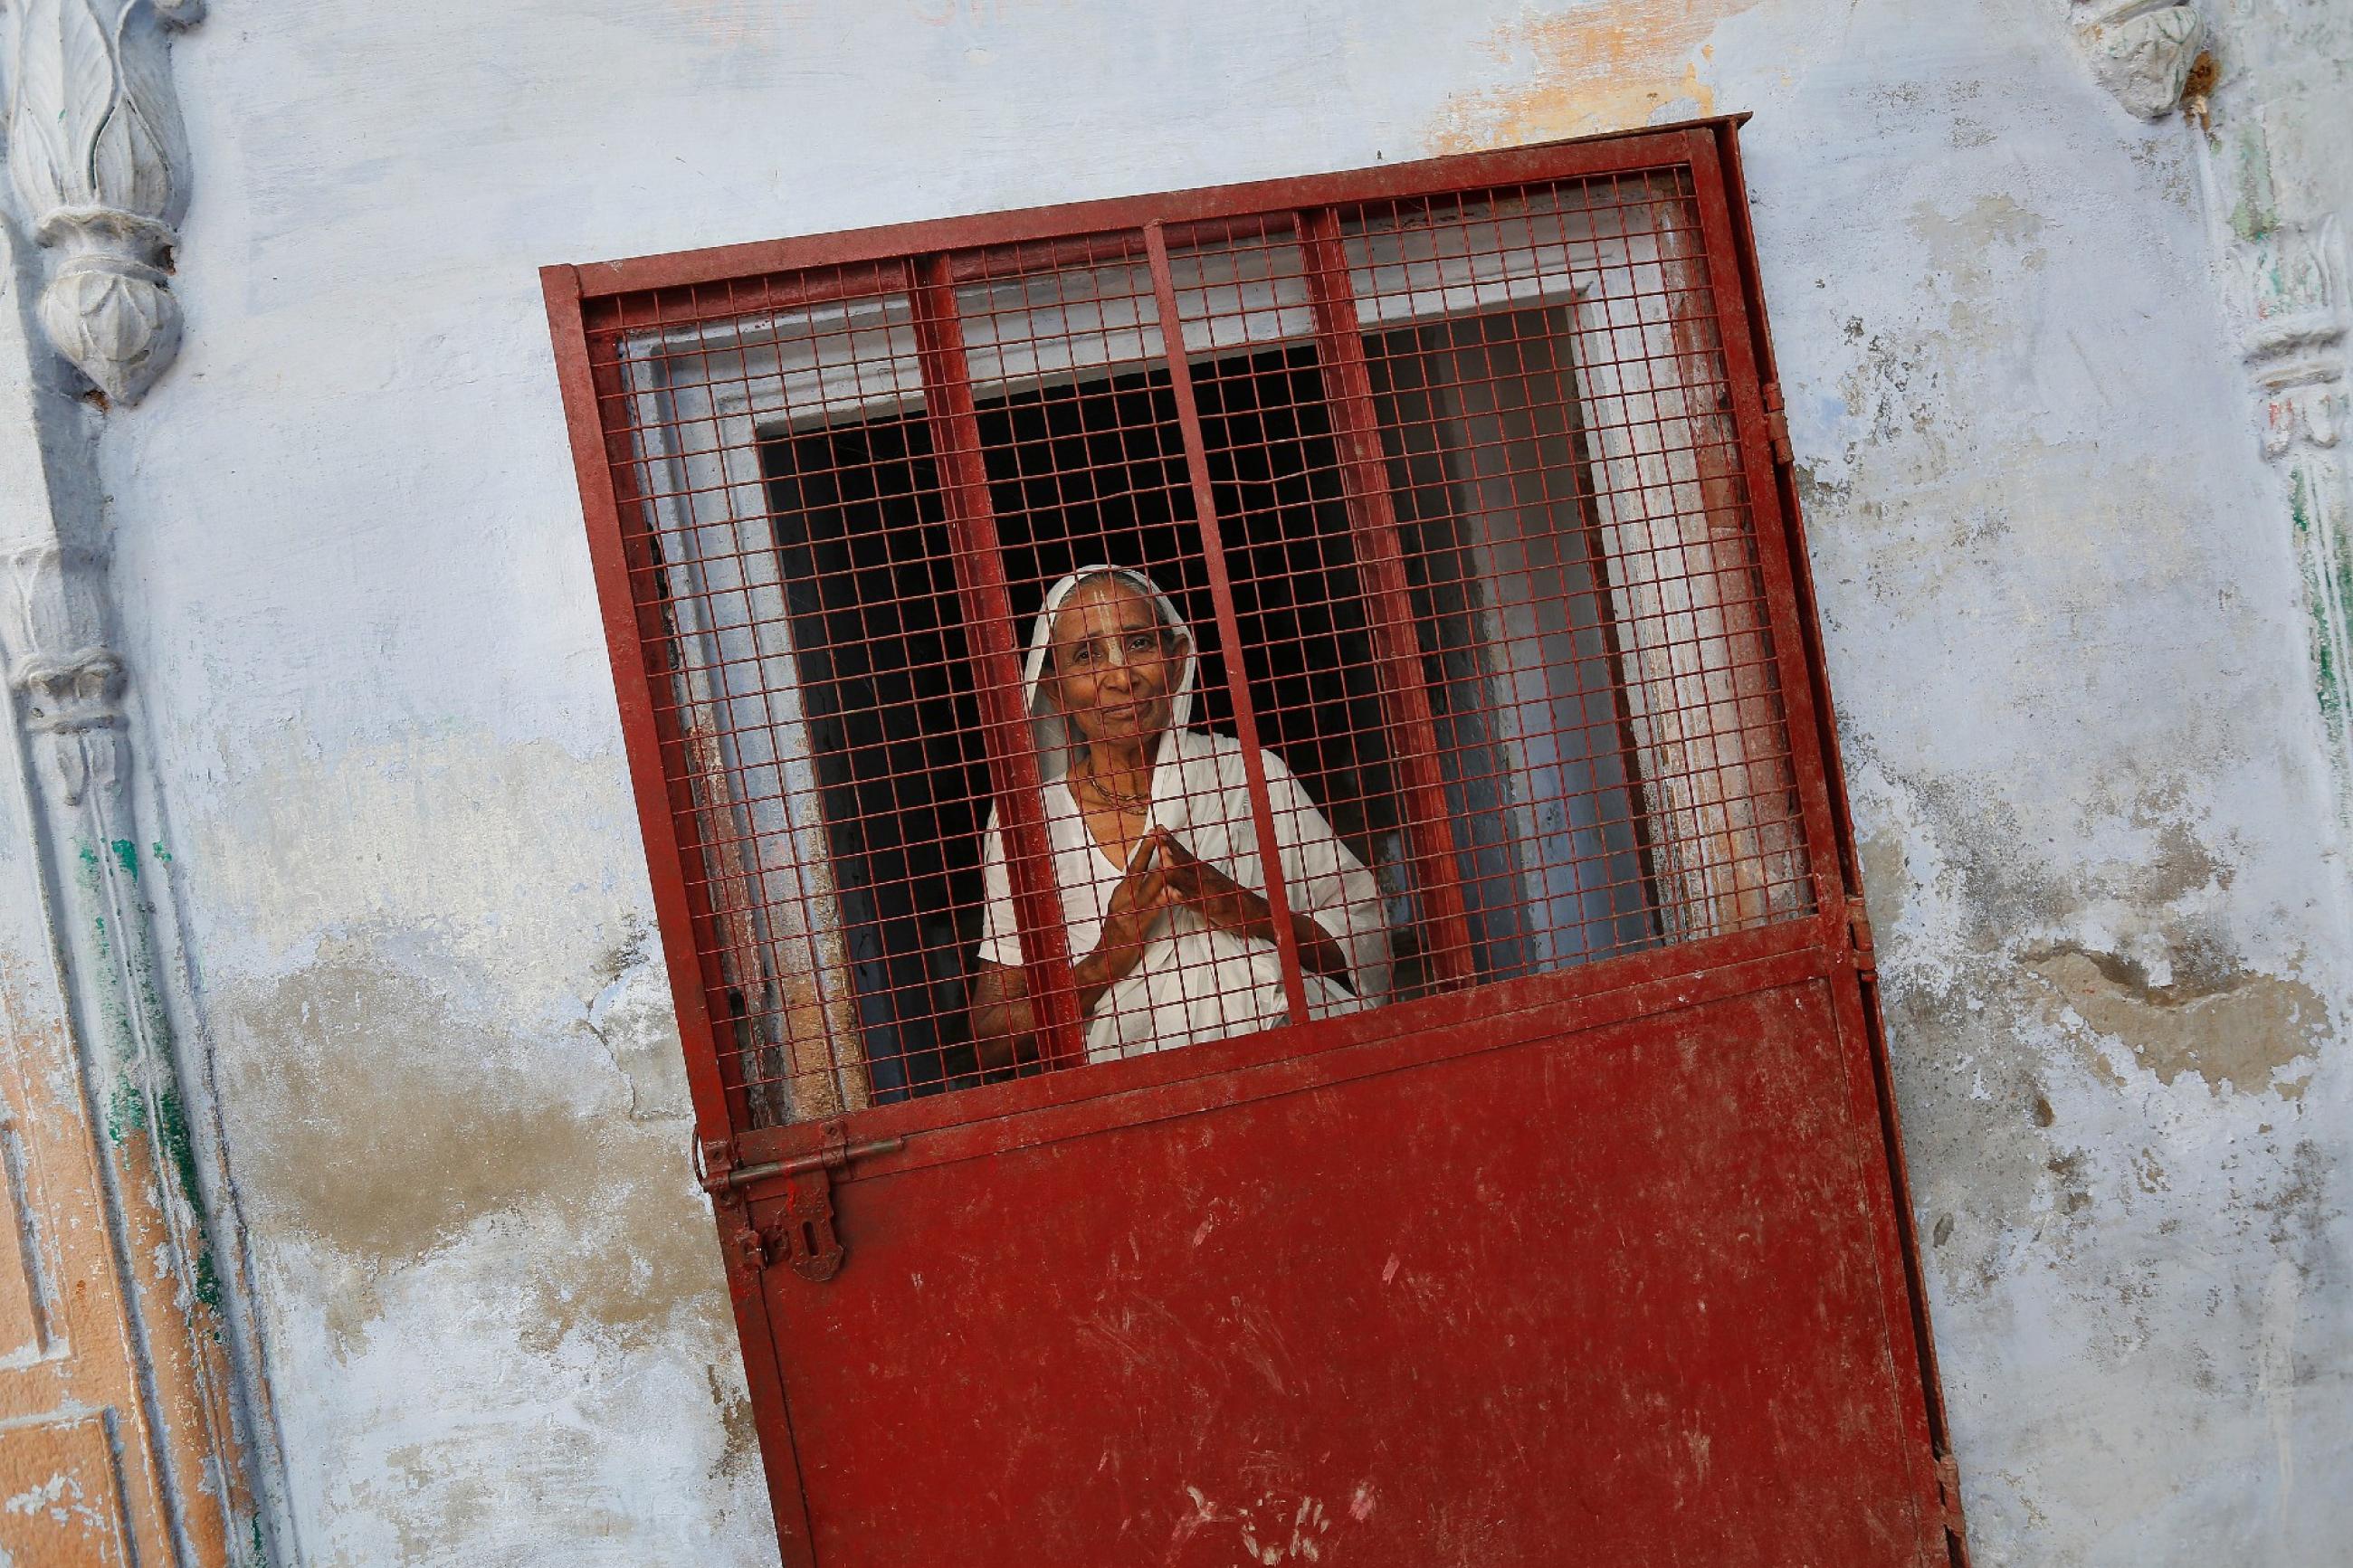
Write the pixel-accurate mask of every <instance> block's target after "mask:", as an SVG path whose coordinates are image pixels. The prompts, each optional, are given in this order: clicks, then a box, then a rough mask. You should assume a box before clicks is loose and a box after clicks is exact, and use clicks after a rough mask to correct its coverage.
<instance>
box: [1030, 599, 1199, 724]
mask: <svg viewBox="0 0 2353 1568" xmlns="http://www.w3.org/2000/svg"><path fill="white" fill-rule="evenodd" d="M1053 636H1054V654H1053V668H1054V682H1053V684H1054V705H1055V706H1056V707H1057V708H1059V709H1060V710H1061V711H1062V714H1063V716H1064V717H1066V718H1068V719H1069V720H1070V721H1071V724H1072V726H1073V727H1075V728H1076V729H1077V731H1078V732H1079V737H1080V739H1082V740H1083V741H1087V742H1096V741H1130V742H1135V741H1143V740H1145V739H1148V738H1149V737H1151V736H1153V735H1156V734H1158V733H1159V732H1160V731H1163V730H1166V728H1168V721H1169V718H1170V715H1171V713H1172V711H1173V707H1174V703H1173V693H1174V691H1175V689H1176V681H1177V679H1178V677H1179V674H1180V672H1181V671H1182V669H1183V668H1184V664H1183V661H1184V658H1185V656H1186V654H1187V651H1188V650H1187V648H1186V647H1185V638H1184V636H1183V635H1182V634H1181V633H1179V632H1178V631H1176V628H1175V627H1173V626H1164V625H1163V624H1162V623H1161V619H1160V616H1159V613H1158V612H1157V611H1156V610H1155V607H1154V605H1153V602H1152V600H1151V599H1150V598H1148V597H1146V596H1145V594H1144V592H1143V591H1142V590H1141V589H1139V588H1137V587H1135V586H1134V584H1131V583H1128V582H1127V581H1125V580H1124V579H1123V578H1119V577H1107V576H1106V577H1090V578H1088V579H1087V580H1086V581H1085V582H1083V583H1082V584H1079V585H1078V587H1076V588H1075V589H1073V590H1071V596H1070V597H1069V598H1068V599H1065V600H1063V601H1062V607H1061V608H1060V610H1058V611H1056V612H1055V614H1054V633H1053Z"/></svg>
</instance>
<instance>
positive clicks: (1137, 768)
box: [1080, 735, 1160, 801]
mask: <svg viewBox="0 0 2353 1568" xmlns="http://www.w3.org/2000/svg"><path fill="white" fill-rule="evenodd" d="M1159 740H1160V737H1159V736H1157V735H1152V736H1149V737H1147V738H1146V739H1145V740H1144V741H1142V742H1117V741H1091V742H1088V743H1087V752H1086V760H1085V761H1084V762H1083V763H1081V764H1080V767H1081V770H1082V772H1083V773H1084V774H1085V776H1086V779H1087V781H1088V782H1089V783H1091V784H1093V785H1094V787H1095V789H1096V790H1097V791H1098V792H1099V793H1101V794H1103V795H1110V796H1113V797H1115V798H1119V799H1124V800H1134V801H1142V800H1144V799H1145V798H1146V797H1147V796H1149V795H1151V793H1152V749H1153V747H1154V746H1155V744H1157V743H1158V742H1159Z"/></svg>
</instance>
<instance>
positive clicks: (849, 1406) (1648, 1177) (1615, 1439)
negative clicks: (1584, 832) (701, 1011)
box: [767, 981, 1944, 1568]
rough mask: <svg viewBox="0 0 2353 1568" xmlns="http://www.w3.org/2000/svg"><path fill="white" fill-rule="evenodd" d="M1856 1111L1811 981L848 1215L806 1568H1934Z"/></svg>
mask: <svg viewBox="0 0 2353 1568" xmlns="http://www.w3.org/2000/svg"><path fill="white" fill-rule="evenodd" d="M1851 1104H1852V1101H1851V1100H1850V1098H1849V1096H1848V1093H1847V1080H1846V1069H1845V1067H1844V1065H1843V1060H1842V1047H1841V1042H1840V1039H1839V1037H1838V1033H1837V1028H1836V1025H1835V1023H1834V1021H1833V1011H1832V1006H1831V993H1830V989H1829V983H1825V982H1820V981H1816V982H1811V983H1808V984H1801V985H1796V986H1788V987H1784V988H1780V989H1777V990H1772V991H1766V992H1760V993H1756V994H1748V995H1745V996H1740V997H1737V998H1735V999H1732V1000H1728V1001H1722V1002H1717V1003H1714V1004H1711V1005H1705V1006H1701V1007H1695V1008H1692V1009H1689V1010H1687V1011H1684V1012H1682V1013H1677V1014H1672V1015H1669V1016H1665V1017H1662V1018H1654V1019H1648V1020H1644V1021H1642V1022H1641V1023H1639V1024H1633V1025H1627V1026H1618V1027H1613V1028H1607V1029H1599V1030H1594V1031H1590V1032H1588V1033H1584V1034H1578V1035H1570V1036H1567V1037H1555V1038H1549V1039H1544V1040H1541V1041H1539V1042H1536V1043H1533V1044H1528V1045H1524V1046H1519V1047H1512V1048H1508V1049H1504V1050H1498V1051H1489V1052H1483V1053H1481V1054H1477V1055H1472V1056H1468V1057H1460V1058H1452V1059H1449V1060H1444V1061H1440V1062H1435V1063H1430V1064H1426V1065H1423V1066H1420V1067H1417V1068H1408V1069H1405V1070H1400V1071H1393V1072H1388V1073H1384V1074H1381V1075H1379V1076H1377V1077H1372V1078H1366V1079H1356V1080H1354V1081H1350V1082H1345V1083H1342V1084H1337V1085H1333V1086H1329V1087H1325V1088H1323V1089H1315V1090H1314V1091H1311V1092H1305V1093H1297V1094H1286V1095H1280V1096H1276V1097H1273V1098H1269V1099H1262V1100H1251V1101H1249V1102H1247V1103H1243V1104H1240V1105H1232V1106H1227V1107H1224V1108H1221V1109H1218V1110H1210V1111H1207V1112H1204V1113H1202V1114H1198V1115H1194V1116H1190V1117H1186V1118H1182V1119H1179V1120H1177V1121H1173V1122H1169V1121H1162V1122H1154V1123H1149V1124H1145V1125H1141V1126H1131V1127H1125V1128H1120V1129H1116V1130H1113V1131H1103V1132H1097V1133H1092V1134H1089V1135H1085V1136H1080V1137H1074V1138H1070V1139H1066V1140H1063V1141H1060V1142H1052V1143H1048V1144H1045V1145H1043V1146H1039V1147H1035V1148H1029V1149H1021V1150H1017V1151H1013V1152H1007V1153H1004V1154H1000V1155H998V1156H997V1157H995V1158H992V1159H989V1160H986V1161H980V1160H972V1161H963V1162H958V1163H951V1164H945V1165H937V1166H932V1167H929V1168H925V1169H921V1170H915V1171H909V1172H905V1173H897V1174H891V1175H879V1176H872V1177H869V1178H865V1179H859V1180H852V1181H848V1182H844V1183H841V1184H839V1185H837V1187H836V1189H835V1198H834V1201H835V1205H836V1210H837V1217H838V1223H839V1228H840V1231H841V1233H842V1235H843V1236H844V1237H846V1238H847V1239H848V1242H849V1247H850V1250H851V1255H852V1256H851V1262H850V1264H849V1267H848V1268H846V1269H845V1270H844V1271H843V1272H842V1273H841V1275H840V1276H839V1277H838V1278H837V1279H834V1280H832V1281H831V1282H829V1283H827V1284H822V1285H817V1284H811V1283H809V1282H807V1281H806V1280H803V1279H798V1278H797V1277H795V1276H793V1275H791V1274H790V1273H788V1272H786V1271H784V1270H772V1271H771V1273H770V1276H769V1278H770V1286H769V1289H768V1298H767V1299H768V1307H769V1314H770V1318H771V1321H773V1323H774V1324H775V1327H776V1333H777V1336H778V1339H779V1340H780V1342H782V1343H784V1344H786V1345H787V1346H790V1347H791V1353H789V1354H788V1355H786V1357H785V1358H784V1366H783V1371H784V1379H785V1392H786V1402H787V1404H788V1405H789V1407H790V1408H791V1409H792V1410H793V1411H794V1412H795V1413H796V1416H797V1418H796V1420H795V1422H794V1432H795V1441H796V1445H797V1451H798V1456H799V1464H800V1476H801V1482H802V1486H803V1489H804V1496H805V1497H806V1500H807V1509H808V1512H809V1520H810V1526H811V1532H812V1538H813V1542H814V1545H815V1553H816V1559H817V1561H818V1563H820V1564H822V1565H823V1568H868V1565H875V1568H880V1565H883V1564H909V1563H1018V1562H1036V1563H1082V1562H1100V1563H1166V1564H1171V1565H1198V1568H1208V1565H1210V1564H1229V1563H1244V1562H1257V1563H1279V1562H1280V1563H1292V1562H1298V1563H1321V1562H1329V1563H1348V1564H1364V1565H1367V1568H1371V1565H1388V1564H1395V1565H1397V1568H1436V1565H1440V1564H1452V1563H1464V1564H1477V1565H1482V1568H1483V1565H1486V1564H1517V1563H1563V1564H1566V1563H1611V1564H1634V1563H1643V1564H1648V1563H1662V1564H1663V1563H1706V1564H1710V1565H1712V1568H1725V1565H1731V1564H1739V1563H1759V1564H1762V1563H1817V1564H1823V1565H1826V1568H1827V1565H1831V1564H1841V1565H1843V1564H1855V1565H1857V1568H1860V1565H1862V1564H1865V1563H1869V1564H1887V1563H1915V1562H1916V1563H1928V1562H1940V1561H1942V1560H1943V1555H1944V1554H1943V1549H1942V1544H1941V1538H1940V1536H1936V1535H1932V1534H1931V1533H1930V1531H1929V1530H1928V1528H1927V1525H1926V1521H1924V1519H1923V1517H1922V1510H1921V1509H1920V1506H1919V1495H1918V1490H1917V1474H1918V1472H1917V1470H1916V1468H1915V1455H1914V1453H1913V1451H1912V1450H1911V1449H1910V1448H1909V1447H1907V1445H1906V1443H1905V1437H1906V1436H1907V1434H1908V1433H1909V1431H1910V1424H1909V1423H1907V1422H1906V1421H1905V1419H1904V1418H1903V1415H1902V1408H1903V1405H1904V1402H1905V1400H1907V1399H1908V1400H1910V1401H1911V1402H1913V1403H1915V1404H1916V1402H1917V1400H1918V1387H1919V1384H1918V1381H1917V1376H1916V1373H1914V1372H1913V1371H1912V1370H1911V1369H1910V1367H1909V1365H1908V1363H1905V1364H1899V1363H1900V1362H1904V1361H1905V1358H1903V1357H1901V1356H1899V1354H1898V1353H1897V1351H1896V1349H1895V1348H1894V1346H1893V1345H1892V1344H1891V1339H1890V1324H1889V1322H1888V1319H1887V1314H1886V1312H1885V1310H1883V1299H1882V1297H1881V1296H1880V1294H1879V1288H1880V1287H1879V1276H1878V1271H1877V1264H1876V1260H1875V1255H1874V1250H1873V1244H1874V1235H1873V1216H1872V1215H1871V1213H1870V1212H1869V1210H1870V1205H1869V1203H1868V1201H1867V1197H1866V1194H1867V1192H1868V1173H1869V1170H1870V1167H1871V1165H1872V1163H1873V1162H1875V1160H1876V1158H1877V1154H1876V1144H1877V1128H1876V1126H1875V1125H1870V1126H1863V1127H1858V1126H1856V1125H1855V1123H1854V1122H1853V1121H1852V1119H1851V1118H1850V1115H1849V1110H1848V1108H1849V1107H1850V1105H1851ZM804 1411H806V1412H809V1413H811V1416H812V1418H810V1419H806V1420H804V1419H800V1418H798V1415H797V1413H799V1412H804Z"/></svg>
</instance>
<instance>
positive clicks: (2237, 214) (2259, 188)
mask: <svg viewBox="0 0 2353 1568" xmlns="http://www.w3.org/2000/svg"><path fill="white" fill-rule="evenodd" d="M2238 185H2239V190H2238V199H2237V201H2236V202H2235V203H2233V204H2232V208H2231V227H2232V231H2233V232H2235V233H2236V234H2237V235H2238V237H2240V238H2241V239H2242V240H2249V241H2253V240H2256V239H2260V238H2262V237H2263V236H2264V235H2267V234H2269V233H2270V232H2271V231H2272V230H2273V229H2274V228H2277V227H2278V226H2279V212H2278V205H2279V202H2278V197H2277V196H2275V195H2274V194H2273V189H2272V150H2271V143H2270V142H2267V141H2265V140H2264V138H2263V127H2262V126H2261V125H2260V124H2256V125H2253V126H2250V127H2249V128H2248V129H2247V131H2246V132H2245V133H2244V134H2243V135H2242V138H2241V140H2240V142H2239V180H2238Z"/></svg>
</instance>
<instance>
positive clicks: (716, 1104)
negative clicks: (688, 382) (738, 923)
mask: <svg viewBox="0 0 2353 1568" xmlns="http://www.w3.org/2000/svg"><path fill="white" fill-rule="evenodd" d="M540 278H541V284H542V288H543V290H544V292H545V294H546V299H547V320H548V326H549V328H550V330H551V331H552V333H553V336H554V342H555V369H556V376H557V379H558V381H559V383H560V384H561V385H562V387H563V394H564V412H565V425H566V426H567V428H568V430H569V432H570V435H571V437H572V459H573V467H574V468H575V472H576V473H577V475H578V477H579V481H580V503H581V510H582V511H583V512H584V513H585V515H586V520H587V524H588V556H589V561H590V563H591V565H592V567H593V568H594V570H595V574H596V601H597V606H598V608H599V609H600V610H601V611H602V612H603V615H604V621H605V644H606V649H607V652H608V653H609V654H610V655H611V658H612V665H613V687H614V695H615V697H616V698H617V700H618V703H619V707H620V715H621V735H622V740H623V742H624V744H625V746H626V749H627V751H628V759H629V779H630V784H631V785H632V786H633V788H634V790H635V792H636V795H637V801H638V831H639V833H640V834H641V835H642V836H643V837H644V840H645V847H646V860H647V866H648V870H649V873H650V878H651V881H652V884H653V896H654V910H655V913H656V916H657V921H656V923H657V925H658V927H659V931H660V932H661V942H662V956H663V958H664V960H665V961H666V962H667V963H668V965H669V968H670V995H671V999H672V1001H673V1002H674V1003H675V1005H677V1008H678V1018H679V1037H680V1041H681V1045H682V1046H683V1047H685V1049H684V1055H685V1058H686V1078H687V1089H688V1094H689V1098H690V1099H691V1100H692V1101H693V1104H694V1121H695V1131H696V1133H697V1135H698V1137H699V1138H700V1139H701V1140H702V1141H703V1142H704V1146H705V1147H706V1148H708V1147H710V1146H711V1145H712V1144H714V1143H715V1144H716V1145H717V1147H718V1148H719V1149H721V1150H723V1151H726V1152H728V1153H729V1154H730V1155H732V1153H733V1148H734V1132H735V1130H736V1129H737V1128H741V1127H745V1126H748V1124H749V1117H750V1107H749V1103H748V1101H747V1100H746V1097H745V1096H744V1093H743V1091H742V1090H741V1089H733V1090H731V1089H726V1088H725V1086H724V1075H723V1074H722V1073H721V1071H720V1069H719V1061H718V1053H717V1040H716V1039H715V1037H714V1036H713V1034H712V1020H711V1016H710V1012H709V1007H708V1002H707V997H706V994H705V991H704V988H703V984H702V982H703V979H704V975H703V968H702V961H701V958H700V955H699V953H698V952H697V947H698V942H697V933H698V931H701V930H702V922H701V921H699V920H698V919H697V918H696V915H695V910H694V901H693V900H692V898H691V896H690V894H689V892H688V890H687V879H686V859H685V857H686V855H687V854H688V853H690V852H691V851H690V848H689V847H688V846H687V845H685V844H683V843H682V842H681V838H680V837H679V835H680V831H681V826H680V825H681V823H685V824H687V825H688V830H689V831H691V822H692V814H691V810H690V811H688V812H687V813H685V814H684V815H683V816H681V814H680V813H679V811H678V809H677V807H676V805H675V803H674V801H673V798H672V789H673V786H672V783H671V781H670V778H669V777H668V773H667V770H666V769H665V768H664V767H663V766H662V746H663V741H662V736H661V733H660V704H659V703H657V702H656V701H655V700H654V695H653V685H652V681H651V679H650V678H649V674H648V671H647V669H646V666H645V654H644V650H645V648H646V647H648V646H649V643H648V641H647V639H648V638H649V637H651V636H654V635H656V634H658V633H659V614H658V613H655V612H652V611H651V610H650V609H649V606H648V605H645V604H643V603H642V602H641V601H640V600H639V599H638V595H637V592H636V589H635V587H634V586H633V584H632V581H631V573H630V563H629V560H628V541H627V536H626V534H625V532H624V531H623V529H622V526H621V516H622V506H623V504H624V503H623V497H622V494H621V487H622V486H623V485H624V484H628V483H629V481H628V479H627V476H628V475H630V474H632V473H634V472H635V470H636V466H637V463H636V458H637V455H636V453H635V452H633V451H632V450H631V449H630V440H629V437H628V432H627V430H626V429H621V430H613V429H608V428H607V419H606V413H607V410H609V409H612V408H615V407H617V406H618V405H619V403H620V400H621V396H622V392H621V388H620V386H619V384H618V383H619V376H618V374H617V371H616V370H615V368H614V367H613V366H612V365H610V364H609V363H607V364H606V365H604V366H601V367H600V366H599V365H597V363H596V359H595V356H594V355H592V354H591V353H590V351H589V345H588V336H587V330H586V321H585V320H584V317H583V310H582V303H581V293H580V275H579V273H578V272H577V271H576V270H575V268H570V267H550V268H544V269H543V271H542V272H541V274H540ZM646 580H647V581H650V580H651V579H650V574H648V575H647V577H646ZM681 787H682V786H681ZM718 1206H719V1210H720V1213H719V1218H720V1222H721V1223H720V1233H721V1236H722V1237H726V1236H727V1235H728V1234H729V1233H730V1231H731V1229H733V1230H736V1231H740V1230H741V1229H742V1228H743V1227H744V1225H745V1215H746V1207H745V1205H744V1203H743V1202H742V1201H741V1199H740V1197H739V1198H738V1199H737V1200H736V1201H734V1202H733V1203H730V1202H728V1201H727V1200H725V1199H723V1198H722V1199H720V1200H719V1201H718ZM721 1255H722V1258H723V1262H724V1265H725V1268H726V1272H727V1294H728V1299H729V1301H730V1303H731V1304H732V1305H733V1308H734V1311H735V1329H736V1335H737V1339H738V1341H739V1342H740V1344H741V1345H742V1348H743V1352H744V1381H745V1384H746V1387H747V1389H748V1391H749V1393H750V1394H751V1398H752V1413H753V1422H754V1426H755V1428H756V1429H757V1430H758V1431H759V1433H760V1434H761V1435H762V1436H763V1437H764V1438H766V1439H768V1440H766V1441H764V1442H762V1443H761V1445H760V1464H761V1468H762V1471H763V1474H764V1475H765V1479H766V1480H767V1484H768V1506H769V1508H770V1510H771V1511H772V1513H773V1515H774V1517H775V1520H776V1535H777V1546H778V1550H779V1552H781V1554H782V1556H783V1559H784V1562H785V1563H786V1568H813V1564H814V1563H815V1561H816V1556H815V1549H814V1548H813V1546H812V1545H811V1542H810V1536H809V1519H808V1507H807V1500H806V1499H805V1498H804V1496H803V1494H802V1490H801V1479H800V1466H799V1463H798V1460H797V1458H796V1456H795V1452H794V1449H793V1446H792V1444H791V1442H790V1441H789V1434H790V1432H791V1424H790V1419H789V1416H788V1415H787V1413H786V1407H785V1386H784V1372H783V1368H782V1367H781V1366H780V1365H778V1363H777V1360H776V1335H775V1333H774V1331H773V1330H772V1326H771V1324H770V1322H769V1319H768V1303H767V1298H766V1296H765V1294H764V1293H763V1291H762V1289H761V1268H760V1265H759V1263H758V1261H757V1259H756V1255H755V1254H747V1253H746V1252H745V1251H744V1249H743V1248H742V1247H732V1246H729V1247H722V1249H721ZM779 1434H783V1435H786V1439H787V1440H786V1441H781V1442H779V1441H776V1436H777V1435H779Z"/></svg>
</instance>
